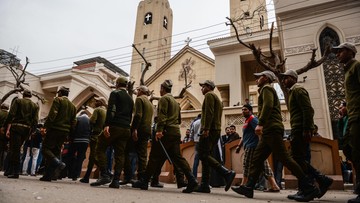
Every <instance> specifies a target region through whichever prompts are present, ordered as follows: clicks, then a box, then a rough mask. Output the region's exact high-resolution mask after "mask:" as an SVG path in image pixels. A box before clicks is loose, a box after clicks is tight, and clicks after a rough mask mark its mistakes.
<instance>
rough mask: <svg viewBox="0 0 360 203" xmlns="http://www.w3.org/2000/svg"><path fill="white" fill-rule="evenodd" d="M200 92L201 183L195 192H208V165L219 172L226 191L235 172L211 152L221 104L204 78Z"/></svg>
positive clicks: (211, 86)
mask: <svg viewBox="0 0 360 203" xmlns="http://www.w3.org/2000/svg"><path fill="white" fill-rule="evenodd" d="M200 86H201V92H202V93H203V95H204V96H205V98H204V102H203V105H202V111H201V135H200V140H199V158H200V160H201V164H202V177H201V185H200V186H199V188H198V189H197V190H196V192H202V193H210V185H209V181H210V167H212V168H214V169H215V170H216V171H217V172H218V173H219V174H221V175H222V176H223V177H224V179H225V181H226V185H225V191H228V190H229V188H230V186H231V183H232V181H233V180H234V178H235V172H234V171H232V170H228V169H227V168H225V167H224V166H223V165H222V164H220V163H219V162H218V161H217V160H216V159H215V158H214V157H213V156H212V155H211V152H212V151H213V148H214V147H215V146H216V144H217V142H218V140H219V138H220V133H221V116H222V109H223V106H222V104H221V101H220V99H219V97H218V96H217V95H216V94H215V93H214V89H215V84H214V82H213V81H210V80H206V81H204V82H203V83H200Z"/></svg>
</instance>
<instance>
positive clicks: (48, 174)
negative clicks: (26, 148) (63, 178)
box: [40, 165, 54, 182]
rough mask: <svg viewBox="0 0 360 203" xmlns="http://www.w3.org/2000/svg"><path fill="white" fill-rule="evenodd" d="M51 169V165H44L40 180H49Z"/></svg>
mask: <svg viewBox="0 0 360 203" xmlns="http://www.w3.org/2000/svg"><path fill="white" fill-rule="evenodd" d="M53 170H54V169H53V168H52V166H50V165H48V166H46V167H45V171H44V175H43V177H41V178H40V181H46V182H51V179H52V178H51V177H52V174H53Z"/></svg>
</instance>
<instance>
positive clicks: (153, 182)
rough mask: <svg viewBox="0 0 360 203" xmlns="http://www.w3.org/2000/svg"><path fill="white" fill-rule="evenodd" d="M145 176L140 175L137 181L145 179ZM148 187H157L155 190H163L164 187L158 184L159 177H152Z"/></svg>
mask: <svg viewBox="0 0 360 203" xmlns="http://www.w3.org/2000/svg"><path fill="white" fill-rule="evenodd" d="M145 177H146V176H145V175H144V174H142V175H141V176H140V178H139V180H142V179H145ZM150 186H151V187H157V188H163V187H164V184H162V183H160V182H159V176H153V177H152V178H151V183H150Z"/></svg>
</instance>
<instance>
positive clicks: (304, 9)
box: [275, 0, 360, 138]
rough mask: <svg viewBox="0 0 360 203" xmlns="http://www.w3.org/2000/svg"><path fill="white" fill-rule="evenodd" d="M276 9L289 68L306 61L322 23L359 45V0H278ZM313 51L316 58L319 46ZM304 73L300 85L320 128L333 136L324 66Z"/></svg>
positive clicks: (316, 45)
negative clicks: (308, 97)
mask: <svg viewBox="0 0 360 203" xmlns="http://www.w3.org/2000/svg"><path fill="white" fill-rule="evenodd" d="M275 10H276V15H277V18H278V20H277V21H278V26H279V29H278V30H279V31H280V32H281V33H280V34H279V35H280V42H281V47H282V49H283V50H284V56H285V57H286V58H287V62H286V67H287V68H288V69H298V68H301V67H303V66H305V65H306V64H307V63H308V61H309V59H310V58H311V53H312V51H311V49H312V48H319V47H320V42H319V35H320V33H321V31H322V30H323V29H324V28H325V27H330V28H332V29H334V30H335V31H336V32H337V34H338V35H339V38H340V42H345V41H348V42H353V43H355V44H356V46H357V49H358V50H359V49H360V34H359V30H360V22H359V21H358V20H357V19H360V13H359V10H360V1H354V0H346V1H335V0H334V1H331V0H327V1H325V0H310V1H306V2H298V1H296V0H289V1H277V2H276V3H275ZM316 55H317V59H319V58H320V56H321V52H320V49H318V50H317V51H316ZM357 58H359V54H358V55H357ZM303 76H307V79H306V81H305V83H303V85H304V87H305V88H306V89H307V90H308V91H309V94H310V97H311V102H312V105H313V107H314V110H315V123H316V124H317V125H318V126H319V132H320V134H322V135H324V136H325V137H327V138H332V130H331V121H330V114H329V108H328V101H327V93H326V86H325V79H324V72H323V66H320V67H318V68H316V69H313V70H311V71H308V72H306V73H304V74H302V75H301V76H299V78H300V79H301V78H302V77H303Z"/></svg>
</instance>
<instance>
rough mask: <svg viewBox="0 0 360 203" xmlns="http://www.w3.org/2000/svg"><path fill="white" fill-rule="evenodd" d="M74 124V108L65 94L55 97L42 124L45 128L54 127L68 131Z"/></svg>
mask: <svg viewBox="0 0 360 203" xmlns="http://www.w3.org/2000/svg"><path fill="white" fill-rule="evenodd" d="M75 124H76V108H75V106H74V104H73V103H71V101H69V99H68V98H67V97H65V96H62V97H55V99H54V101H53V103H52V105H51V108H50V112H49V115H48V116H47V118H46V121H45V123H44V126H45V128H46V129H55V130H60V131H64V132H70V131H71V130H73V129H74V127H75Z"/></svg>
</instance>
